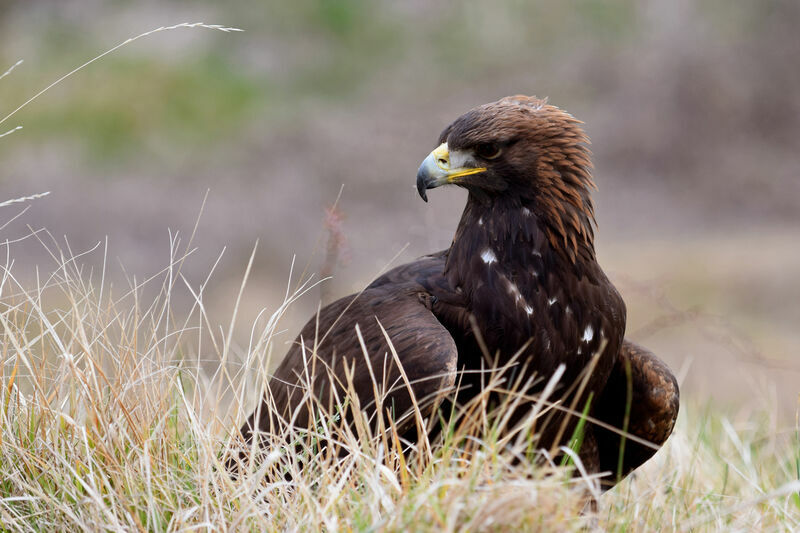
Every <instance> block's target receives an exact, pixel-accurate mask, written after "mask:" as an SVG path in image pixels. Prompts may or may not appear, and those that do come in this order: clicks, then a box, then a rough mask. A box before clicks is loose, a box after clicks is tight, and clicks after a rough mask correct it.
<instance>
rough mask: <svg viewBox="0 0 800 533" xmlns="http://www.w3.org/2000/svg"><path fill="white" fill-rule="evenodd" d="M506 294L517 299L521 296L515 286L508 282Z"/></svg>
mask: <svg viewBox="0 0 800 533" xmlns="http://www.w3.org/2000/svg"><path fill="white" fill-rule="evenodd" d="M508 292H509V293H511V294H513V295H515V296H516V297H517V298H519V297H521V296H522V295H521V294H520V293H519V287H517V286H516V284H514V283H511V282H510V281H509V282H508Z"/></svg>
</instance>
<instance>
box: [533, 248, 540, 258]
mask: <svg viewBox="0 0 800 533" xmlns="http://www.w3.org/2000/svg"><path fill="white" fill-rule="evenodd" d="M533 255H534V257H542V252H540V251H539V250H534V251H533Z"/></svg>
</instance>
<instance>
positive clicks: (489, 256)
mask: <svg viewBox="0 0 800 533" xmlns="http://www.w3.org/2000/svg"><path fill="white" fill-rule="evenodd" d="M481 259H483V262H484V263H486V264H487V265H491V264H492V263H497V256H496V255H494V251H493V250H492V249H491V248H486V249H485V250H484V251H483V252H481Z"/></svg>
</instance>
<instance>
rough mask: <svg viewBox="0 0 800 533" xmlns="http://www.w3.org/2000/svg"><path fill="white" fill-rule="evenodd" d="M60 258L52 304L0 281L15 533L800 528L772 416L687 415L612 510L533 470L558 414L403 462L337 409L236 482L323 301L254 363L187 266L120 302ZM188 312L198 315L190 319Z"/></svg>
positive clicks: (390, 439) (456, 432)
mask: <svg viewBox="0 0 800 533" xmlns="http://www.w3.org/2000/svg"><path fill="white" fill-rule="evenodd" d="M39 236H40V237H41V234H40V235H39ZM32 238H35V237H32ZM42 240H43V241H44V238H42ZM180 246H181V243H180V241H179V240H178V238H177V237H176V239H175V241H174V249H175V250H178V249H179V248H180ZM48 249H49V250H50V252H51V253H52V255H53V258H54V259H55V260H56V262H57V268H55V269H53V271H52V272H50V273H44V272H40V273H39V278H38V282H37V284H36V285H35V286H33V287H28V286H24V285H22V284H21V283H19V282H18V280H17V276H16V275H15V272H14V267H13V260H12V259H8V260H7V262H6V265H5V267H4V268H3V269H2V271H3V272H2V277H1V279H0V298H1V299H0V306H1V307H0V345H2V357H3V361H4V365H3V367H2V369H3V370H2V372H3V377H2V389H1V390H0V416H2V432H0V480H2V481H0V518H1V519H2V522H3V525H4V527H5V528H6V529H8V530H15V531H16V530H18V531H29V530H53V529H70V530H98V529H120V528H122V529H146V530H157V531H166V530H169V531H172V530H183V529H195V528H212V529H225V528H228V529H251V530H304V531H318V530H325V531H334V530H340V529H341V530H357V531H368V530H376V529H380V530H385V531H408V530H415V531H441V530H447V531H452V530H462V529H464V530H472V531H483V530H501V531H517V530H521V529H523V530H537V529H538V530H554V529H558V530H580V529H581V528H584V527H587V526H599V527H601V528H603V529H608V530H619V531H623V530H625V531H627V530H635V531H639V530H640V531H653V530H681V531H684V530H690V529H691V530H714V529H721V530H762V531H766V530H787V531H790V530H796V529H797V528H798V527H800V498H799V497H798V492H799V491H800V481H798V468H800V455H799V454H798V449H800V448H799V447H798V435H797V432H796V431H792V432H786V431H780V430H779V429H778V428H776V427H775V425H774V420H773V419H772V417H771V416H770V410H769V407H770V406H762V407H761V409H760V410H755V411H750V412H746V413H743V414H742V416H739V417H725V416H720V414H719V413H718V412H717V411H715V410H714V408H713V407H712V406H710V405H702V404H698V403H696V402H693V401H691V400H690V401H688V402H686V404H685V406H684V408H683V412H682V414H681V416H680V419H679V423H678V427H677V429H676V431H675V434H674V435H673V436H672V437H671V438H670V440H669V441H668V443H667V445H666V446H665V447H664V449H663V450H661V451H660V452H659V453H658V454H657V455H656V457H655V458H654V459H653V460H652V461H651V462H650V463H648V464H646V465H645V466H644V467H643V468H642V469H641V470H640V471H638V472H636V473H635V474H634V475H632V476H631V478H630V479H628V480H626V481H625V482H623V483H622V484H620V485H619V486H618V487H616V488H615V489H613V490H612V491H610V492H609V493H607V494H604V495H599V493H598V492H597V488H596V479H591V478H590V477H587V476H585V475H581V472H580V465H576V464H574V463H572V462H571V461H569V462H567V464H566V465H562V464H556V463H554V462H550V463H549V464H548V463H547V462H545V463H538V464H537V463H536V462H534V461H532V460H530V458H531V452H532V446H533V443H532V441H531V435H532V434H533V431H532V426H533V425H534V424H535V423H536V422H537V421H538V422H540V421H541V420H542V419H543V415H544V414H546V412H547V409H548V408H550V406H549V404H548V403H547V402H546V399H545V400H543V403H542V412H541V413H539V415H537V416H535V417H532V418H531V419H530V420H528V421H527V422H526V423H525V424H524V425H523V426H522V427H520V428H517V431H516V432H512V433H511V436H510V437H508V438H503V439H500V438H498V436H497V435H498V434H499V432H498V428H499V427H500V426H501V424H502V423H503V422H502V415H499V416H495V417H492V416H488V417H487V416H484V415H482V414H479V413H482V410H481V409H476V410H475V415H474V416H472V417H467V422H463V421H462V422H459V423H458V424H448V423H447V421H446V420H445V421H441V420H440V421H438V422H437V421H434V423H442V424H444V427H445V430H444V432H443V436H442V437H440V438H439V439H437V440H436V441H434V442H428V441H427V439H424V438H423V439H422V440H421V441H420V442H418V443H411V444H412V447H411V451H410V452H408V453H406V454H403V453H402V452H401V451H400V449H401V448H402V446H401V445H400V443H399V442H398V441H397V440H396V436H395V434H394V433H393V432H392V428H391V426H387V427H386V429H387V430H386V432H385V433H384V434H379V435H370V434H369V432H368V429H367V426H366V425H365V426H363V427H359V429H358V430H357V431H354V430H348V429H342V428H339V431H340V432H342V434H343V437H342V438H341V440H339V441H336V442H329V444H328V446H320V443H321V440H320V439H325V437H326V436H327V437H330V435H332V433H333V430H334V429H336V428H338V427H339V425H340V422H339V417H338V416H337V415H336V414H335V413H325V412H324V410H323V409H321V408H320V409H318V410H317V413H318V419H317V431H316V432H312V433H311V434H303V433H300V432H295V433H292V434H289V435H283V436H282V437H279V438H276V439H275V440H274V442H272V443H271V446H269V447H268V448H267V453H266V454H265V456H264V457H262V458H261V460H260V461H258V462H256V463H253V464H249V465H247V466H246V467H245V472H243V473H242V475H241V476H240V477H238V478H236V479H234V478H232V477H231V476H230V474H229V472H228V471H227V470H226V469H225V468H224V466H223V461H224V459H225V457H226V456H227V455H228V453H229V449H230V447H231V446H232V445H233V446H235V444H236V441H235V439H232V438H231V434H232V430H233V429H234V428H235V427H236V426H235V424H236V422H238V421H241V418H242V416H243V415H244V414H245V413H246V412H247V411H248V409H249V408H251V407H252V405H254V404H255V402H256V400H257V399H258V398H259V397H260V394H261V391H262V390H263V385H264V383H265V382H266V379H267V372H266V369H267V368H268V366H269V360H270V359H271V358H272V357H273V356H280V355H281V354H280V352H281V350H282V348H281V347H280V346H274V344H275V342H274V338H275V335H276V333H277V332H278V331H279V329H278V324H279V320H280V317H281V315H282V314H283V312H284V311H285V310H286V308H287V306H289V305H291V304H292V302H293V301H294V300H295V299H296V298H298V297H299V296H300V295H301V294H302V293H303V292H304V291H306V290H308V289H309V288H310V286H309V284H308V283H306V284H302V285H300V286H299V287H298V288H297V290H296V291H287V298H286V301H285V302H284V305H282V306H281V307H279V308H278V309H277V310H275V311H274V313H272V314H271V315H269V316H267V315H268V313H267V311H266V310H265V311H264V315H263V316H262V317H261V318H260V319H259V320H258V321H257V323H255V324H253V325H252V335H251V340H250V343H249V345H248V346H246V347H241V348H237V347H236V346H235V345H234V344H233V342H232V339H231V337H230V336H229V333H226V332H225V331H228V332H229V331H230V330H231V329H232V327H233V321H235V320H236V313H235V312H234V314H233V318H232V319H231V321H232V323H231V324H229V325H226V327H225V328H214V327H212V325H211V324H209V320H208V317H207V314H206V309H205V306H204V301H203V290H204V286H203V285H201V286H199V287H191V286H189V284H188V283H185V279H184V278H183V277H182V275H181V270H180V269H181V265H182V264H183V262H184V260H185V258H186V254H187V253H189V251H190V249H189V247H186V249H185V251H184V252H180V253H179V252H177V251H176V252H174V253H173V260H172V262H171V263H170V265H169V266H168V267H167V268H166V269H165V270H164V271H163V272H161V273H160V274H159V275H158V276H155V277H153V278H151V279H149V280H145V281H142V282H139V281H136V280H131V281H130V285H129V286H128V287H125V288H122V289H120V288H118V287H115V286H113V285H111V284H106V283H105V282H104V278H105V271H100V272H92V271H91V270H88V271H87V270H86V269H85V268H84V267H82V266H81V263H82V262H86V261H88V260H89V259H91V258H90V257H74V256H72V255H70V252H69V251H68V250H67V251H63V250H59V249H57V248H55V247H54V246H53V245H48ZM93 253H94V254H96V255H98V256H100V255H102V253H103V250H96V251H95V252H93ZM154 287H155V289H153V288H154ZM242 288H244V283H243V284H242ZM148 293H150V294H151V295H152V296H150V297H147V296H146V294H148ZM181 293H182V294H181ZM187 293H188V294H190V295H191V296H192V300H193V301H192V304H191V306H190V309H189V310H188V312H187V311H186V310H181V311H178V310H176V309H174V308H173V305H172V302H173V301H179V300H180V299H181V296H182V295H184V296H185V295H186V294H187ZM501 385H502V384H497V385H496V386H497V387H500V386H501ZM509 401H513V397H510V399H509ZM477 407H480V406H479V405H477ZM500 412H501V413H502V410H501V411H500ZM287 442H291V443H293V444H292V446H290V447H288V448H287V446H286V443H287ZM340 448H341V449H347V450H348V451H349V452H350V453H349V454H346V455H342V454H338V453H336V451H337V449H340ZM576 468H577V471H576V470H575V469H576ZM574 474H576V475H574ZM592 497H596V498H597V500H598V502H599V505H598V506H597V510H596V511H595V510H592V508H591V506H587V502H589V501H590V500H591V498H592Z"/></svg>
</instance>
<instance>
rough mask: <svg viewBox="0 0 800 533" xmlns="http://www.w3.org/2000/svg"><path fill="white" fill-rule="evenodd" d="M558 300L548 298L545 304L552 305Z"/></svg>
mask: <svg viewBox="0 0 800 533" xmlns="http://www.w3.org/2000/svg"><path fill="white" fill-rule="evenodd" d="M557 301H558V298H550V299H548V300H547V305H553V304H554V303H556V302H557Z"/></svg>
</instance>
